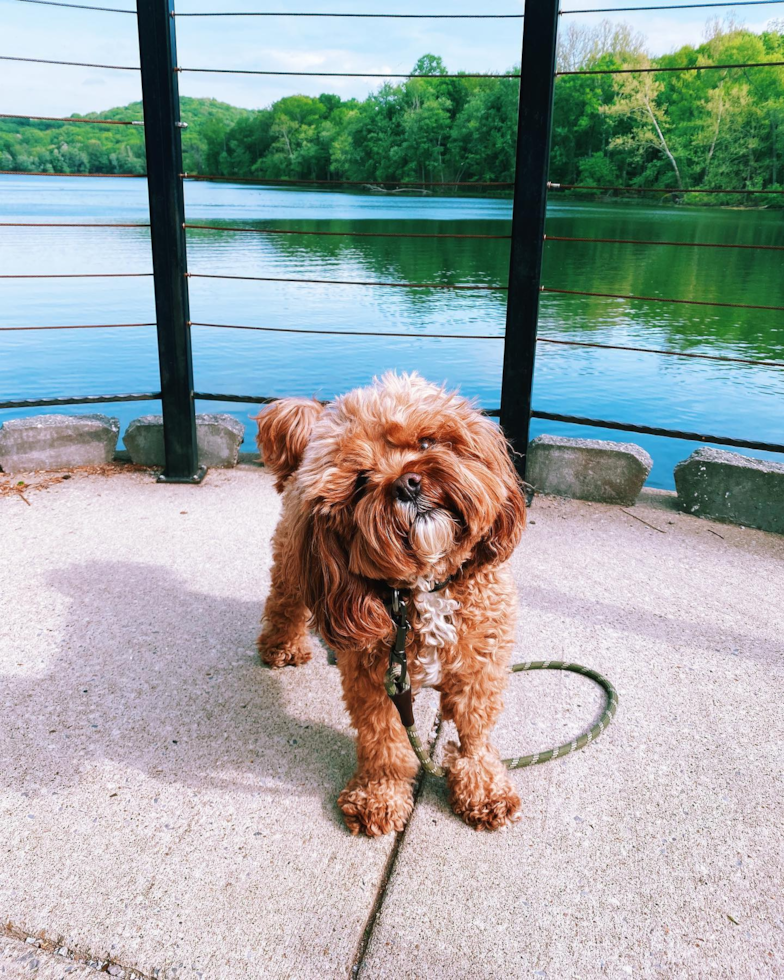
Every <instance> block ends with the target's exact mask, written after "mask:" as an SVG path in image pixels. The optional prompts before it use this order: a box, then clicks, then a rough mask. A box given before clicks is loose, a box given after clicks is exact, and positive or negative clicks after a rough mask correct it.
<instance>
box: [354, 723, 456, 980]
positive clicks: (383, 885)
mask: <svg viewBox="0 0 784 980" xmlns="http://www.w3.org/2000/svg"><path fill="white" fill-rule="evenodd" d="M442 724H443V719H442V717H441V714H440V713H439V714H438V715H437V718H436V722H435V724H434V726H433V728H432V729H431V737H430V738H429V739H428V750H429V751H430V752H432V751H433V747H434V746H435V744H436V742H438V736H439V735H440V734H441V726H442ZM426 775H427V773H426V772H425V770H424V769H423V768H421V767H420V770H419V773H418V775H417V777H416V781H415V782H414V805H413V806H412V807H411V816H410V817H409V818H408V822H407V823H406V825H405V827H404V828H403V830H401V831H400V832H399V833H398V834H397V835H396V837H395V843H394V845H393V846H392V850H391V851H390V853H389V857H388V858H387V863H386V865H385V867H384V872H383V874H382V875H381V880H380V881H379V883H378V890H377V892H376V897H375V899H374V900H373V905H372V907H371V909H370V913H369V915H368V917H367V922H366V923H365V928H364V929H363V931H362V938H361V939H360V941H359V945H358V946H357V951H356V953H355V954H354V961H353V963H352V966H351V971H350V972H349V980H359V978H360V977H361V975H362V967H363V964H364V962H365V954H366V953H367V950H368V946H369V945H370V940H371V939H372V938H373V932H374V931H375V928H376V923H377V922H378V919H379V916H380V915H381V910H382V908H383V906H384V900H385V899H386V895H387V888H388V887H389V883H390V881H391V880H392V877H393V875H394V874H395V867H396V865H397V858H398V854H399V853H400V848H401V847H402V846H403V841H404V840H405V837H406V834H407V833H408V828H409V827H410V826H411V821H412V820H413V819H414V814H415V812H416V808H417V804H418V803H419V800H420V797H421V796H422V790H423V789H424V785H425V776H426Z"/></svg>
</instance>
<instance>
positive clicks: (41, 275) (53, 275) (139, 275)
mask: <svg viewBox="0 0 784 980" xmlns="http://www.w3.org/2000/svg"><path fill="white" fill-rule="evenodd" d="M153 275H154V273H152V272H21V273H5V272H4V273H0V279H143V278H145V277H147V278H151V277H152V276H153Z"/></svg>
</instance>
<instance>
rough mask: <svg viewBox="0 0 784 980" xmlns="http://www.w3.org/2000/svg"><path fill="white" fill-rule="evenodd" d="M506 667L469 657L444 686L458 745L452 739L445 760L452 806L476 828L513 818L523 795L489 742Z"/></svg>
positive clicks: (443, 704)
mask: <svg viewBox="0 0 784 980" xmlns="http://www.w3.org/2000/svg"><path fill="white" fill-rule="evenodd" d="M508 676H509V675H508V674H507V670H506V665H505V664H503V663H499V662H497V661H493V660H491V661H490V663H489V664H488V662H487V660H485V659H483V660H482V661H474V663H473V664H471V663H470V658H468V657H466V658H465V660H464V663H463V665H462V666H461V669H460V670H459V671H457V672H454V673H447V674H446V675H445V677H444V679H443V681H442V684H441V711H442V714H443V717H444V718H445V719H447V720H451V721H454V723H455V726H456V727H457V732H458V735H459V736H460V745H459V746H458V745H455V743H454V742H450V743H449V744H448V745H447V748H446V754H445V759H444V761H445V764H446V765H447V767H448V772H447V781H448V784H449V798H450V802H451V804H452V809H453V810H454V811H455V813H456V814H457V815H458V816H460V817H462V818H463V820H465V822H466V823H467V824H469V825H470V826H472V827H475V828H476V829H477V830H495V829H496V828H498V827H503V826H504V825H505V824H507V823H510V822H513V821H514V820H515V819H516V818H517V816H518V814H519V810H520V797H519V796H518V794H517V791H516V790H515V788H514V785H513V784H512V781H511V779H510V778H509V772H508V770H507V769H506V767H505V766H504V765H503V764H502V762H501V757H500V755H499V752H498V749H496V748H495V746H494V745H492V744H491V742H490V732H491V731H492V730H493V727H494V726H495V723H496V721H497V719H498V716H499V714H500V713H501V710H502V708H503V698H502V696H503V691H504V688H505V687H506V683H507V679H508Z"/></svg>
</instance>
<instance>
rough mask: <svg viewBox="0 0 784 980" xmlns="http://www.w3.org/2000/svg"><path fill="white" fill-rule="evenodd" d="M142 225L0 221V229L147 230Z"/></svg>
mask: <svg viewBox="0 0 784 980" xmlns="http://www.w3.org/2000/svg"><path fill="white" fill-rule="evenodd" d="M149 227H150V226H149V225H142V224H120V223H119V222H111V223H107V224H100V223H97V222H92V221H0V228H149Z"/></svg>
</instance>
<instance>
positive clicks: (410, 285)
mask: <svg viewBox="0 0 784 980" xmlns="http://www.w3.org/2000/svg"><path fill="white" fill-rule="evenodd" d="M185 275H186V277H187V278H189V279H241V280H243V281H249V282H302V283H307V284H309V285H319V286H391V287H392V288H394V289H460V290H468V291H485V290H488V291H494V292H497V291H499V290H501V291H506V290H508V289H509V287H508V286H484V285H473V284H472V285H451V284H450V283H440V282H374V281H369V280H368V281H365V280H361V279H295V278H291V277H288V276H232V275H219V274H218V273H209V272H186V273H185Z"/></svg>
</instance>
